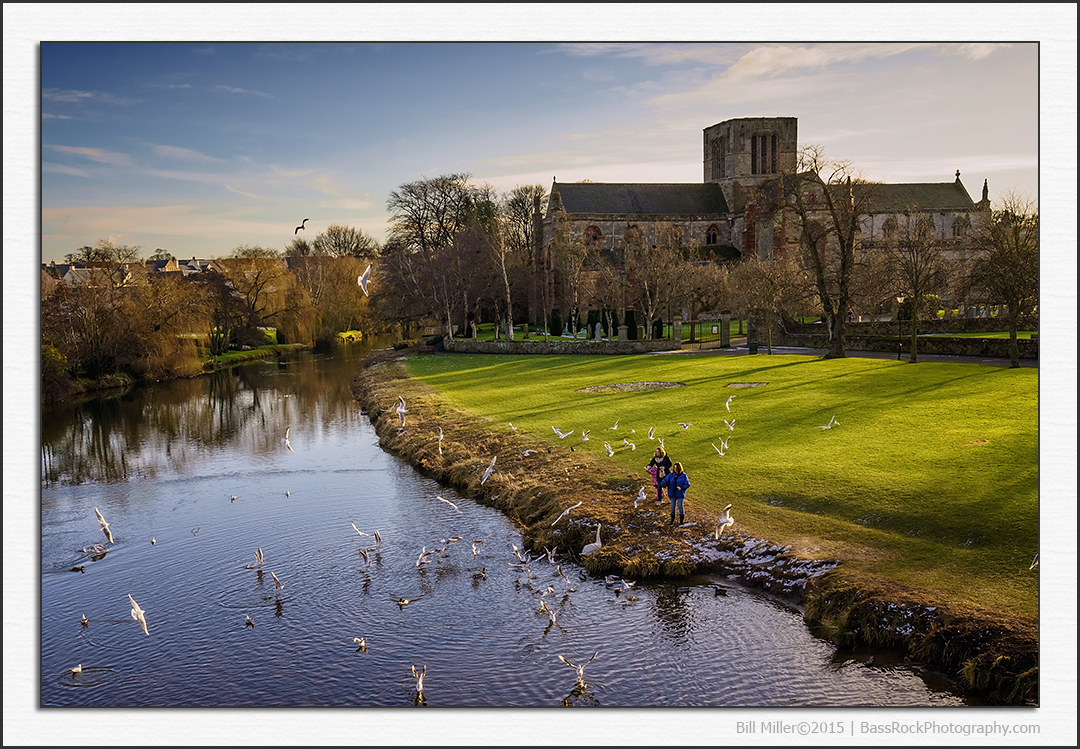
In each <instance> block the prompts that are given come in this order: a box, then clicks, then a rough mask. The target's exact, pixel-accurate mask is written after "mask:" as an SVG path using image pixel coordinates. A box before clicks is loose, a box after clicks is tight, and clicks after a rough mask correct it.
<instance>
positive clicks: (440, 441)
mask: <svg viewBox="0 0 1080 749" xmlns="http://www.w3.org/2000/svg"><path fill="white" fill-rule="evenodd" d="M442 441H443V433H442V427H439V455H442Z"/></svg>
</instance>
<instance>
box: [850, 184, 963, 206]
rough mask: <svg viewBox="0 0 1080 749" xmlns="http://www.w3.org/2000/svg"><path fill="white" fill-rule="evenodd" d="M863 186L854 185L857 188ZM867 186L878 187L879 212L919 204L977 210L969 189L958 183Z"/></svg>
mask: <svg viewBox="0 0 1080 749" xmlns="http://www.w3.org/2000/svg"><path fill="white" fill-rule="evenodd" d="M860 187H863V186H862V185H855V186H853V188H852V189H853V190H855V191H857V190H858V189H859V188H860ZM865 187H868V188H872V189H873V190H874V207H875V208H876V209H877V210H878V211H882V212H885V211H903V210H905V209H907V208H913V207H917V208H919V209H922V210H929V209H933V210H939V209H940V210H946V211H974V210H975V203H974V202H972V200H971V196H970V195H968V191H967V190H966V189H965V188H964V186H963V185H962V184H961V183H960V181H959V180H956V181H955V182H910V183H880V184H874V185H867V186H865Z"/></svg>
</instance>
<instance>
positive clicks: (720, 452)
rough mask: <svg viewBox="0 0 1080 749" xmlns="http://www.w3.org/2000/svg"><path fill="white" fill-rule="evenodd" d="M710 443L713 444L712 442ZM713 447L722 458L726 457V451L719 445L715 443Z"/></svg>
mask: <svg viewBox="0 0 1080 749" xmlns="http://www.w3.org/2000/svg"><path fill="white" fill-rule="evenodd" d="M709 444H710V445H712V443H711V442H710V443H709ZM712 449H713V450H716V454H717V455H719V456H720V457H721V458H722V457H724V451H723V450H721V449H720V448H719V447H717V446H716V445H713V446H712Z"/></svg>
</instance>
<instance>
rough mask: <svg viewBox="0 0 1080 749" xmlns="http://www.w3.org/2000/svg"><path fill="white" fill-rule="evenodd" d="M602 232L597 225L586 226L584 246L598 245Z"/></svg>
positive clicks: (602, 236)
mask: <svg viewBox="0 0 1080 749" xmlns="http://www.w3.org/2000/svg"><path fill="white" fill-rule="evenodd" d="M603 238H604V235H603V232H601V231H600V229H599V227H596V226H587V227H585V246H586V247H599V246H600V242H601V241H602V240H603Z"/></svg>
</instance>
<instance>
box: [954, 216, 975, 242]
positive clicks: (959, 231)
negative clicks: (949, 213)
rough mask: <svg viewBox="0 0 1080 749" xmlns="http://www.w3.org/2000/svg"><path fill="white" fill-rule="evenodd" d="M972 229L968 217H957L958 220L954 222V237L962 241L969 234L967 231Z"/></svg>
mask: <svg viewBox="0 0 1080 749" xmlns="http://www.w3.org/2000/svg"><path fill="white" fill-rule="evenodd" d="M970 228H971V221H970V220H969V219H968V217H967V216H957V218H956V220H955V221H953V225H952V235H953V236H954V237H955V238H956V239H960V238H962V237H963V236H964V235H965V234H967V231H968V229H970Z"/></svg>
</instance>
